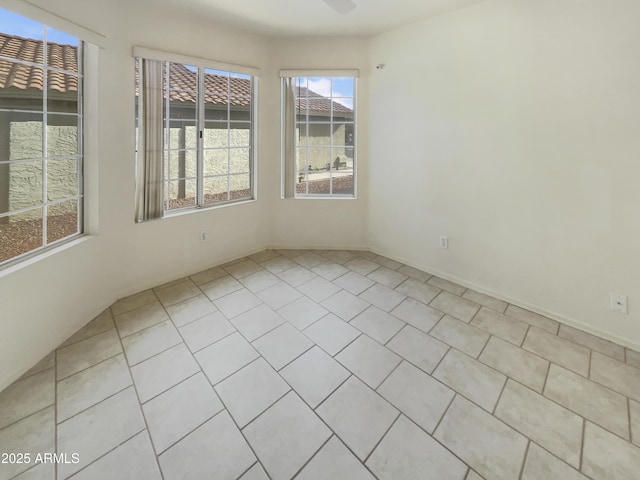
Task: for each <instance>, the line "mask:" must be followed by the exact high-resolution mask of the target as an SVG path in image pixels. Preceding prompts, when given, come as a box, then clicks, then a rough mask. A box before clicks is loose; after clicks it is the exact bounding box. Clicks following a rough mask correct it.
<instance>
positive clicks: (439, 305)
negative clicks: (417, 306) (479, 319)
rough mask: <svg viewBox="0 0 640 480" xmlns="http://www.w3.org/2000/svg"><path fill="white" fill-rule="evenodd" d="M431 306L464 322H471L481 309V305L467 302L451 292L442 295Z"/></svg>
mask: <svg viewBox="0 0 640 480" xmlns="http://www.w3.org/2000/svg"><path fill="white" fill-rule="evenodd" d="M429 305H430V306H431V307H433V308H435V309H436V310H440V311H441V312H444V313H448V314H449V315H451V316H452V317H455V318H457V319H459V320H462V321H463V322H469V321H471V319H472V318H473V316H474V315H475V314H476V312H477V311H478V309H479V308H480V305H478V304H477V303H473V302H471V301H469V300H465V299H464V298H460V297H458V296H456V295H453V294H451V293H449V292H442V293H440V294H439V295H438V296H437V297H436V298H434V299H433V300H432V301H431V303H430V304H429Z"/></svg>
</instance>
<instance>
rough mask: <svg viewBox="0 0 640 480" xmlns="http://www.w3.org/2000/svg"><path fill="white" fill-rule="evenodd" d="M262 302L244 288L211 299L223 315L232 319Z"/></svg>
mask: <svg viewBox="0 0 640 480" xmlns="http://www.w3.org/2000/svg"><path fill="white" fill-rule="evenodd" d="M261 303H262V300H260V299H259V298H258V297H256V296H255V295H254V294H253V293H251V292H250V291H249V290H247V289H246V288H243V289H241V290H238V291H235V292H233V293H230V294H229V295H225V296H224V297H221V298H218V299H217V300H214V301H213V304H214V305H215V306H216V307H217V308H218V310H220V311H221V312H222V313H223V314H224V316H225V317H227V318H228V319H232V318H233V317H237V316H238V315H240V314H241V313H244V312H246V311H249V310H251V309H252V308H254V307H257V306H258V305H260V304H261Z"/></svg>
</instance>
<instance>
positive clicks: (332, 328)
mask: <svg viewBox="0 0 640 480" xmlns="http://www.w3.org/2000/svg"><path fill="white" fill-rule="evenodd" d="M304 334H305V335H306V336H307V337H309V338H310V339H311V340H313V341H314V342H315V343H316V345H318V346H319V347H320V348H322V349H323V350H324V351H325V352H327V353H328V354H329V355H331V356H333V355H335V354H336V353H338V352H339V351H340V350H342V349H343V348H344V347H346V346H347V345H348V344H349V343H351V342H352V341H353V340H355V339H356V338H357V337H358V335H360V331H359V330H357V329H356V328H354V327H352V326H351V325H349V324H348V323H347V322H345V321H344V320H342V319H340V318H338V317H336V316H335V315H333V314H329V315H326V316H324V317H323V318H321V319H320V320H318V321H317V322H315V323H314V324H313V325H311V326H309V327H307V328H306V329H305V330H304Z"/></svg>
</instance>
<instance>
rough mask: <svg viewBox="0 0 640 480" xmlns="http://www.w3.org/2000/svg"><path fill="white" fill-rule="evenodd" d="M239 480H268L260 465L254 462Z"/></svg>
mask: <svg viewBox="0 0 640 480" xmlns="http://www.w3.org/2000/svg"><path fill="white" fill-rule="evenodd" d="M239 480H269V477H267V474H266V473H265V471H264V468H262V465H260V463H258V462H256V463H255V464H254V465H253V467H251V468H250V469H249V470H247V472H246V473H245V474H244V475H242V476H241V477H240V479H239Z"/></svg>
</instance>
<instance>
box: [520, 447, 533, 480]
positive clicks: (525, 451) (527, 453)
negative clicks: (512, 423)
mask: <svg viewBox="0 0 640 480" xmlns="http://www.w3.org/2000/svg"><path fill="white" fill-rule="evenodd" d="M525 438H527V446H526V448H525V449H524V457H522V465H520V474H519V475H518V479H519V480H522V475H523V474H524V465H525V464H526V463H527V457H528V456H529V448H531V439H530V438H528V437H525Z"/></svg>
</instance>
